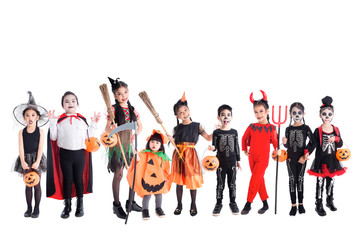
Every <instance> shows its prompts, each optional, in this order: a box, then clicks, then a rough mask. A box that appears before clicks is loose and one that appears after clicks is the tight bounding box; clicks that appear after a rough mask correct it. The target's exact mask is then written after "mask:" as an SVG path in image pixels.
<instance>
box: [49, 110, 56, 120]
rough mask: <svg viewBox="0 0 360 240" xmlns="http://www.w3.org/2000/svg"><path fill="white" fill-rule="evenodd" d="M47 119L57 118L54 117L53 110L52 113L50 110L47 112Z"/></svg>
mask: <svg viewBox="0 0 360 240" xmlns="http://www.w3.org/2000/svg"><path fill="white" fill-rule="evenodd" d="M48 118H49V119H58V117H57V116H55V110H53V111H52V112H51V110H49V112H48Z"/></svg>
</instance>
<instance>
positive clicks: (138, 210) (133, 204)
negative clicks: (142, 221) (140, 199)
mask: <svg viewBox="0 0 360 240" xmlns="http://www.w3.org/2000/svg"><path fill="white" fill-rule="evenodd" d="M129 202H130V201H129V200H126V204H125V207H126V210H127V209H129ZM131 210H134V211H135V212H141V211H142V207H140V206H139V205H138V204H137V203H136V202H135V201H133V202H132V204H131V208H130V211H131Z"/></svg>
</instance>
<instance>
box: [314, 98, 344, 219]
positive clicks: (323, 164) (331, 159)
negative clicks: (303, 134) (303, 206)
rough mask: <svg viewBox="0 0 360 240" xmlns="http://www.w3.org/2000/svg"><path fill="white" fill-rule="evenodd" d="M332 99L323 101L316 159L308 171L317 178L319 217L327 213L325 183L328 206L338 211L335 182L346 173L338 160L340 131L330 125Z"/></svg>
mask: <svg viewBox="0 0 360 240" xmlns="http://www.w3.org/2000/svg"><path fill="white" fill-rule="evenodd" d="M332 101H333V100H332V98H331V97H329V96H326V97H325V98H323V99H322V103H323V104H322V105H321V106H320V117H321V119H322V121H323V124H322V125H321V126H320V127H318V128H317V129H315V132H314V138H315V142H316V152H315V159H314V161H313V163H312V165H311V168H310V169H309V170H308V173H309V174H310V175H312V176H315V177H317V179H316V196H315V198H316V202H315V205H316V208H315V211H316V212H317V213H318V214H319V216H325V215H326V212H325V210H324V207H323V203H322V195H323V189H324V183H325V181H326V206H327V207H328V208H330V210H331V211H336V210H337V208H336V207H335V205H334V202H333V200H334V182H335V176H341V175H343V174H344V173H345V171H346V168H344V167H343V166H342V165H341V163H340V162H339V160H337V159H336V151H337V148H340V147H342V145H343V141H342V139H341V136H340V131H339V129H338V128H337V127H335V126H334V125H332V124H330V123H331V121H332V119H333V117H334V107H333V106H332V105H331V103H332Z"/></svg>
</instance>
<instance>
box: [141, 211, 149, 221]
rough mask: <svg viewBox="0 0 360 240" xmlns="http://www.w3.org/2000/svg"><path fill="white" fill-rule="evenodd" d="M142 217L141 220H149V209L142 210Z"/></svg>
mask: <svg viewBox="0 0 360 240" xmlns="http://www.w3.org/2000/svg"><path fill="white" fill-rule="evenodd" d="M142 218H143V220H149V219H150V214H149V209H144V210H142Z"/></svg>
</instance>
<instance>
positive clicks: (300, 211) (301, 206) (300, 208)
mask: <svg viewBox="0 0 360 240" xmlns="http://www.w3.org/2000/svg"><path fill="white" fill-rule="evenodd" d="M305 212H306V211H305V208H304V205H303V204H299V213H300V214H303V213H305Z"/></svg>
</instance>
